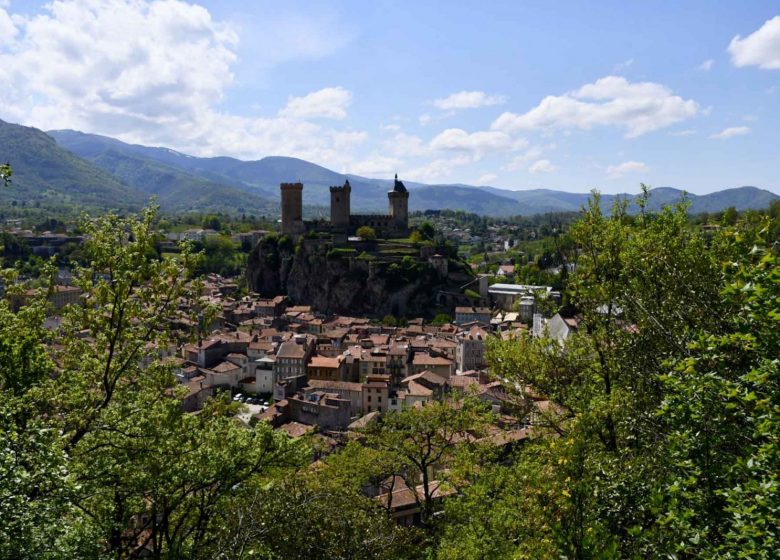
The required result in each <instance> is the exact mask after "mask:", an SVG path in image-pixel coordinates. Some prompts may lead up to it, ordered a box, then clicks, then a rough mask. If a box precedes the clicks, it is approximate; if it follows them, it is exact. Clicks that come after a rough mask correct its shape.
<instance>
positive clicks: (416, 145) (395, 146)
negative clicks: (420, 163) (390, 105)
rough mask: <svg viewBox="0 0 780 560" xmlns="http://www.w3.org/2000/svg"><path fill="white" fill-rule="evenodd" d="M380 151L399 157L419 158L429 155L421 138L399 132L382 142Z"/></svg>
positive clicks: (428, 150)
mask: <svg viewBox="0 0 780 560" xmlns="http://www.w3.org/2000/svg"><path fill="white" fill-rule="evenodd" d="M382 150H383V151H384V152H387V153H390V154H392V155H395V156H400V157H420V156H426V155H429V154H430V149H429V148H428V146H426V145H425V143H424V142H423V140H422V138H420V137H419V136H415V135H413V134H406V133H405V132H401V131H399V132H397V133H396V134H394V135H393V137H392V138H388V139H387V140H385V141H384V142H382Z"/></svg>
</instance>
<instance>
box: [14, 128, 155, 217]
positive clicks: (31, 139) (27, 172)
mask: <svg viewBox="0 0 780 560" xmlns="http://www.w3.org/2000/svg"><path fill="white" fill-rule="evenodd" d="M0 159H2V161H3V162H8V163H10V164H11V167H12V169H13V188H10V189H0V204H3V205H5V204H8V203H11V204H13V203H22V202H24V203H25V204H37V205H41V206H44V207H59V208H62V207H63V206H65V205H72V206H74V207H78V209H79V210H80V209H83V208H86V209H89V208H101V209H102V208H116V209H122V210H124V209H133V208H140V207H141V206H142V205H143V204H144V201H145V199H146V196H145V195H144V193H142V192H140V191H138V190H136V189H134V188H132V187H128V186H127V185H125V184H123V183H122V182H121V181H120V180H118V179H116V178H115V177H113V176H112V175H110V174H109V173H106V172H105V171H103V170H102V169H100V168H98V167H96V166H94V165H92V164H90V163H89V162H87V161H85V160H83V159H81V158H79V157H77V156H76V155H74V154H73V153H71V152H70V151H68V150H66V149H63V148H61V147H60V146H58V145H57V143H56V142H55V141H54V139H52V138H51V137H50V136H48V135H46V134H45V133H44V132H41V131H40V130H38V129H36V128H30V127H26V126H19V125H16V124H10V123H7V122H4V121H0Z"/></svg>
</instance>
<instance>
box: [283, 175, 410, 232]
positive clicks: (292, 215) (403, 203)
mask: <svg viewBox="0 0 780 560" xmlns="http://www.w3.org/2000/svg"><path fill="white" fill-rule="evenodd" d="M281 193H282V233H283V234H285V235H293V236H294V235H302V234H304V233H306V232H307V231H308V230H310V229H312V228H316V229H324V228H327V229H328V230H329V231H333V232H334V233H342V234H352V233H354V232H355V230H357V229H358V228H359V227H361V226H370V227H372V228H374V230H376V232H377V234H378V235H382V236H391V235H398V236H406V235H408V233H409V191H407V190H406V187H405V186H404V184H403V183H402V182H401V181H399V180H398V175H396V176H395V183H394V185H393V190H391V191H390V192H388V193H387V198H388V200H389V203H390V213H389V214H352V213H351V212H350V200H349V199H350V195H351V193H352V187H351V186H350V184H349V179H347V181H346V182H345V183H344V185H343V186H341V187H330V224H329V225H328V226H323V225H322V224H319V223H312V222H304V221H303V183H282V184H281Z"/></svg>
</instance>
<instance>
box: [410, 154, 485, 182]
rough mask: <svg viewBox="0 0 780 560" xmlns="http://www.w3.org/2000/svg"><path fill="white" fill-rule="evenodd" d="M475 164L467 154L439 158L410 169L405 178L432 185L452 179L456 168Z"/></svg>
mask: <svg viewBox="0 0 780 560" xmlns="http://www.w3.org/2000/svg"><path fill="white" fill-rule="evenodd" d="M473 162H474V160H473V159H472V158H471V157H469V156H467V155H465V154H462V155H458V156H454V157H451V158H439V159H434V160H433V161H430V162H428V163H426V164H425V165H422V166H419V167H413V168H411V169H408V170H406V171H404V173H403V176H404V177H405V178H407V179H409V180H411V181H421V182H426V183H432V182H436V181H440V180H442V179H447V178H449V177H451V176H452V173H453V171H454V170H455V169H456V168H458V167H462V166H464V165H468V164H470V163H473Z"/></svg>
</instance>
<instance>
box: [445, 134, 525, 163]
mask: <svg viewBox="0 0 780 560" xmlns="http://www.w3.org/2000/svg"><path fill="white" fill-rule="evenodd" d="M525 145H526V141H525V140H523V139H520V140H513V139H512V137H511V136H509V135H508V134H506V133H504V132H500V131H480V132H472V133H468V132H466V131H465V130H463V129H460V128H448V129H446V130H444V131H442V132H440V133H439V134H438V135H437V136H436V137H435V138H434V139H433V140H431V148H432V149H434V150H444V151H460V152H469V153H472V154H475V155H477V156H482V155H483V154H486V153H489V152H501V151H506V150H511V149H517V148H523V147H525Z"/></svg>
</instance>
